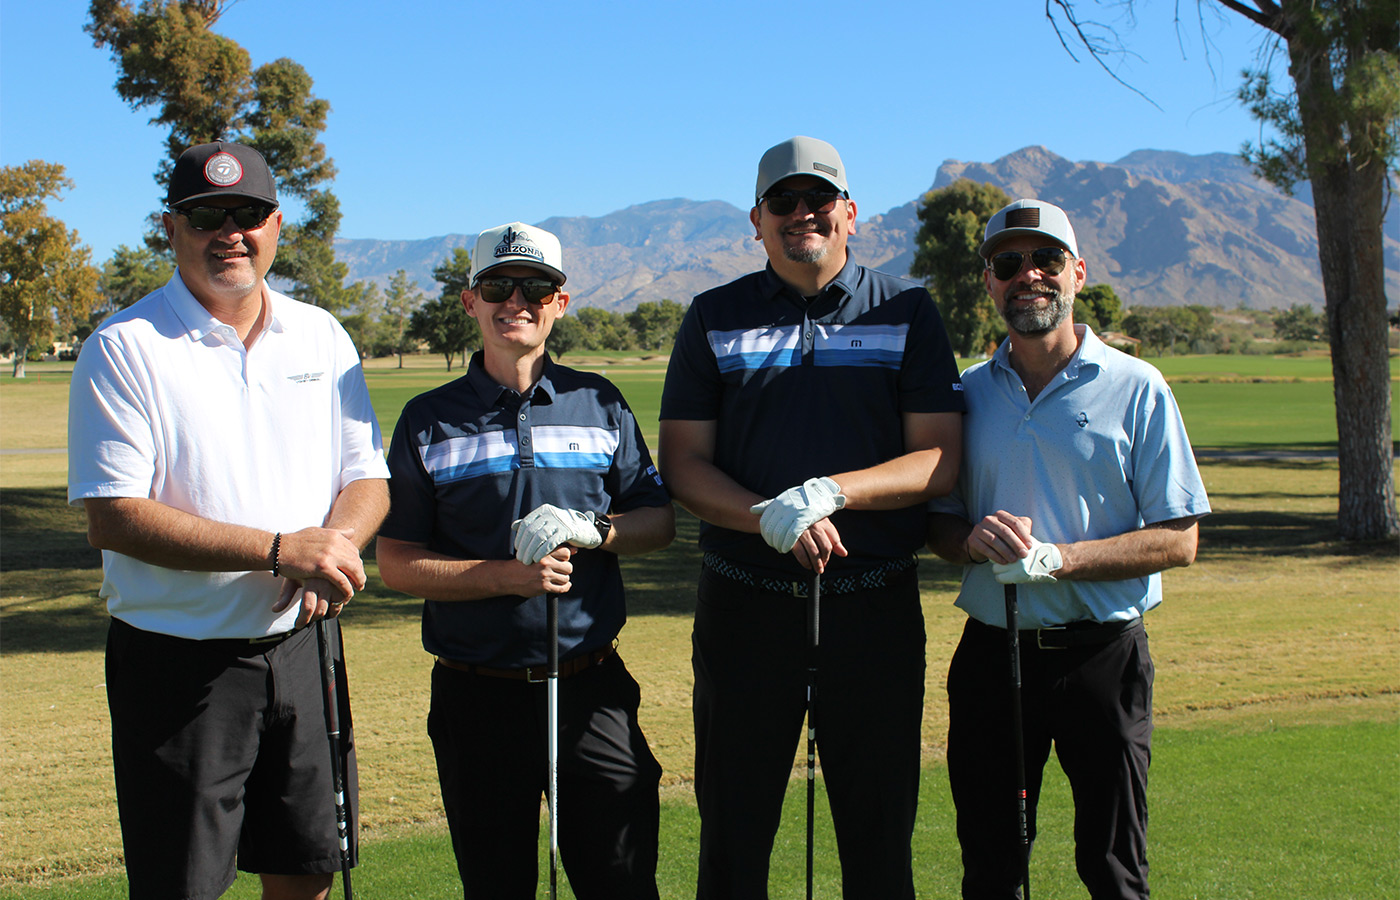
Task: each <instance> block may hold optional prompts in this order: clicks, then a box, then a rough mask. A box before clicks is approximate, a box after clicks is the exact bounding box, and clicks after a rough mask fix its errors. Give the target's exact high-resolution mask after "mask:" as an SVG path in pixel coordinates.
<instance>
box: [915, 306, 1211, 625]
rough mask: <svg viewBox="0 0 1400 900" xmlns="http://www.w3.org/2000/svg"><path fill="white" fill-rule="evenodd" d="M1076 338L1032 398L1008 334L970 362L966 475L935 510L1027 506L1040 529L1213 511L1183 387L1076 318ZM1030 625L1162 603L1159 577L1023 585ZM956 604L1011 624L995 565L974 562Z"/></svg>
mask: <svg viewBox="0 0 1400 900" xmlns="http://www.w3.org/2000/svg"><path fill="white" fill-rule="evenodd" d="M1074 327H1075V331H1076V332H1077V333H1078V334H1079V336H1080V343H1079V349H1078V351H1076V353H1075V354H1074V357H1073V358H1072V359H1071V360H1070V362H1069V364H1068V365H1066V366H1065V368H1064V369H1063V370H1062V371H1061V372H1060V373H1059V374H1058V375H1056V376H1055V378H1054V380H1053V381H1051V383H1050V384H1049V385H1048V386H1047V387H1046V388H1045V389H1044V390H1043V391H1041V392H1040V394H1039V395H1038V396H1037V397H1036V398H1035V400H1034V401H1032V400H1030V398H1029V396H1028V395H1027V393H1026V390H1025V387H1024V386H1022V384H1021V377H1020V376H1019V375H1017V374H1016V372H1015V370H1013V369H1012V368H1011V364H1010V361H1009V359H1008V355H1007V354H1008V351H1009V349H1010V343H1009V341H1008V342H1003V343H1002V345H1001V346H1000V347H999V348H997V351H996V353H995V354H993V356H992V358H991V359H989V360H987V361H986V362H984V363H979V364H977V365H975V366H973V367H971V368H969V369H968V370H967V371H965V372H964V373H963V376H962V383H963V396H964V397H965V398H966V401H967V415H966V417H965V418H964V421H963V459H962V468H961V471H960V472H959V475H958V485H957V487H956V488H955V489H954V491H953V492H952V494H950V495H949V496H947V497H941V498H935V499H934V500H932V501H930V502H929V511H930V512H943V513H953V514H955V515H959V516H962V517H963V518H965V519H967V520H968V521H970V522H977V521H979V520H981V519H982V518H983V517H984V516H988V515H991V514H993V513H995V512H996V511H997V510H999V509H1004V510H1006V511H1007V512H1010V513H1012V514H1014V515H1018V516H1028V517H1029V518H1030V520H1031V523H1032V524H1031V532H1032V534H1034V535H1035V537H1036V538H1037V539H1038V540H1041V541H1048V542H1050V543H1070V542H1074V541H1085V540H1094V539H1098V538H1106V537H1112V536H1114V535H1119V534H1123V533H1125V532H1128V531H1135V530H1137V529H1139V528H1141V527H1142V526H1143V525H1150V524H1153V523H1156V522H1164V521H1167V520H1168V519H1179V518H1182V517H1184V516H1203V515H1206V514H1207V513H1209V512H1210V504H1209V502H1208V501H1207V499H1206V491H1205V485H1204V484H1202V482H1201V475H1200V472H1199V471H1198V470H1197V468H1196V460H1195V457H1194V455H1193V454H1192V452H1191V444H1190V441H1189V440H1188V439H1187V437H1186V427H1185V424H1184V423H1183V422H1182V420H1181V411H1180V409H1178V408H1177V405H1176V398H1174V397H1173V396H1172V392H1171V389H1170V388H1169V387H1167V383H1166V380H1165V379H1163V378H1162V374H1161V373H1160V372H1158V371H1157V369H1156V368H1154V367H1153V366H1151V365H1150V364H1148V363H1145V362H1143V361H1142V360H1139V359H1134V358H1133V357H1131V356H1128V355H1127V354H1126V353H1121V352H1119V351H1117V350H1114V349H1113V348H1111V347H1108V346H1107V345H1105V344H1104V343H1103V342H1102V341H1100V340H1099V339H1098V337H1097V336H1096V335H1095V334H1094V332H1093V331H1092V329H1090V328H1088V327H1087V326H1085V325H1075V326H1074ZM1017 599H1018V601H1019V611H1020V616H1021V627H1022V628H1035V627H1040V626H1048V625H1062V624H1067V623H1070V622H1078V621H1082V620H1090V621H1098V622H1109V621H1114V620H1120V619H1132V618H1136V617H1138V616H1141V615H1142V614H1143V612H1145V611H1146V610H1149V609H1151V608H1152V607H1154V606H1156V605H1157V604H1158V603H1160V602H1162V576H1161V574H1160V573H1159V574H1153V575H1149V576H1146V577H1142V578H1130V579H1126V580H1123V581H1068V580H1064V581H1057V582H1054V583H1053V584H1049V583H1046V584H1022V585H1018V595H1017ZM957 605H958V606H960V607H962V608H963V609H964V610H966V611H967V613H968V615H970V616H972V617H973V618H975V619H978V620H979V621H981V622H984V623H986V624H988V625H995V626H997V627H1005V625H1006V605H1005V594H1004V590H1003V586H1002V585H1001V584H999V583H998V582H997V580H996V578H995V577H994V575H993V572H992V567H991V566H990V565H975V566H967V567H965V568H964V570H963V581H962V590H961V591H960V592H959V594H958V600H957Z"/></svg>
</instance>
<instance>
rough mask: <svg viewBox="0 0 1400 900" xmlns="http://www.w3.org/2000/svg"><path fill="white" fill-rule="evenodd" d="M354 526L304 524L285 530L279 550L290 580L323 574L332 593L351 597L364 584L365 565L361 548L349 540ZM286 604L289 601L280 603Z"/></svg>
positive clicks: (281, 566) (283, 571) (300, 580)
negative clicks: (301, 526)
mask: <svg viewBox="0 0 1400 900" xmlns="http://www.w3.org/2000/svg"><path fill="white" fill-rule="evenodd" d="M354 535H355V529H353V528H315V527H312V528H303V529H302V530H300V531H293V532H287V533H283V535H282V540H281V543H280V546H279V548H278V551H277V562H278V570H279V572H280V574H282V575H284V576H286V578H287V579H288V581H295V582H298V583H299V584H305V583H306V582H307V581H308V580H309V579H312V578H321V579H324V580H325V581H327V582H329V583H330V587H331V589H332V591H333V593H334V594H335V595H336V596H337V597H339V598H340V599H341V600H347V601H348V600H349V599H350V598H351V597H353V596H355V592H356V591H358V590H360V589H361V588H363V587H364V586H365V581H366V579H365V566H364V563H363V562H361V560H360V548H359V547H357V546H356V545H355V543H354V542H353V541H352V540H350V539H351V538H352V537H354ZM281 606H282V608H283V609H285V608H286V604H285V603H284V604H281Z"/></svg>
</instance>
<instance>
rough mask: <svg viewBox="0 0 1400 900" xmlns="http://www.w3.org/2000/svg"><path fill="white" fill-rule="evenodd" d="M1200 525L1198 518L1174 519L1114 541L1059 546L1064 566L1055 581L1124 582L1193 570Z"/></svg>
mask: <svg viewBox="0 0 1400 900" xmlns="http://www.w3.org/2000/svg"><path fill="white" fill-rule="evenodd" d="M1196 521H1197V520H1196V518H1195V517H1188V518H1183V519H1172V520H1170V521H1167V522H1157V523H1155V524H1152V525H1147V526H1145V527H1143V528H1140V529H1138V530H1137V531H1130V532H1127V533H1126V534H1120V535H1116V536H1114V537H1111V538H1103V539H1101V540H1094V541H1077V542H1075V543H1069V544H1060V543H1056V546H1057V547H1059V548H1060V554H1061V556H1062V557H1063V563H1064V564H1063V565H1062V566H1061V567H1060V568H1059V569H1057V570H1056V571H1055V573H1054V574H1055V577H1056V578H1064V579H1067V580H1070V581H1122V580H1123V579H1125V578H1141V577H1143V576H1145V575H1151V574H1153V573H1155V572H1161V571H1163V570H1165V569H1171V568H1176V567H1178V566H1189V565H1191V563H1193V562H1195V559H1196V542H1197V534H1198V530H1199V529H1198V528H1197V525H1196Z"/></svg>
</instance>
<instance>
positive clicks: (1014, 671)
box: [1003, 584, 1031, 900]
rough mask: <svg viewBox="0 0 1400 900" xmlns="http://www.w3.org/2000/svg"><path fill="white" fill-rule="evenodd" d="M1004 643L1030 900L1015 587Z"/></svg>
mask: <svg viewBox="0 0 1400 900" xmlns="http://www.w3.org/2000/svg"><path fill="white" fill-rule="evenodd" d="M1003 593H1004V596H1005V599H1006V644H1007V655H1008V656H1009V657H1010V660H1011V723H1012V729H1013V740H1012V744H1013V746H1014V749H1015V763H1016V773H1015V774H1016V811H1017V815H1018V818H1019V826H1020V836H1021V886H1022V890H1021V900H1031V874H1030V868H1031V853H1030V834H1029V831H1028V829H1027V825H1026V736H1025V726H1024V724H1023V721H1022V719H1021V616H1020V610H1018V609H1017V603H1016V585H1014V584H1008V585H1006V586H1005V590H1004V592H1003Z"/></svg>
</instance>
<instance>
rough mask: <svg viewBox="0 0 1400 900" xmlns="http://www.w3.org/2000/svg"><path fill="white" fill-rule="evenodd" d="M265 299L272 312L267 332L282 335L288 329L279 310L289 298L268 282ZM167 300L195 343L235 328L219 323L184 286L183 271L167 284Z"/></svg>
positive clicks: (171, 277) (173, 276) (172, 277)
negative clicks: (272, 287) (273, 288)
mask: <svg viewBox="0 0 1400 900" xmlns="http://www.w3.org/2000/svg"><path fill="white" fill-rule="evenodd" d="M262 290H263V299H264V300H265V301H266V302H267V304H268V307H269V309H270V314H269V316H268V323H267V327H266V328H265V329H263V330H264V331H276V332H282V331H285V330H286V327H285V325H284V323H283V321H282V317H281V316H280V315H278V311H279V310H280V309H281V308H282V304H283V302H284V301H285V300H286V299H287V298H285V297H283V296H282V295H281V294H279V293H277V292H276V291H274V290H272V289H270V288H269V287H268V286H267V283H266V282H264V283H263V285H262ZM165 300H166V302H167V303H169V304H170V308H171V309H172V310H174V312H175V315H176V317H177V318H178V319H179V320H180V323H181V324H182V325H184V326H185V331H186V333H187V334H188V335H189V336H190V340H192V341H202V340H204V339H205V338H206V337H208V336H209V335H211V334H214V333H215V332H219V331H222V330H228V331H230V332H231V331H232V330H233V329H232V326H230V325H227V324H225V323H224V322H221V321H219V320H218V319H217V318H215V317H214V314H213V313H211V312H210V311H209V310H208V309H207V308H205V306H204V304H203V303H200V302H199V300H198V298H196V297H195V295H194V294H193V293H191V292H190V289H189V288H188V287H187V286H186V285H185V280H184V279H183V278H181V277H180V270H179V269H178V268H176V269H175V274H173V275H171V276H170V280H169V281H168V282H166V284H165Z"/></svg>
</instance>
